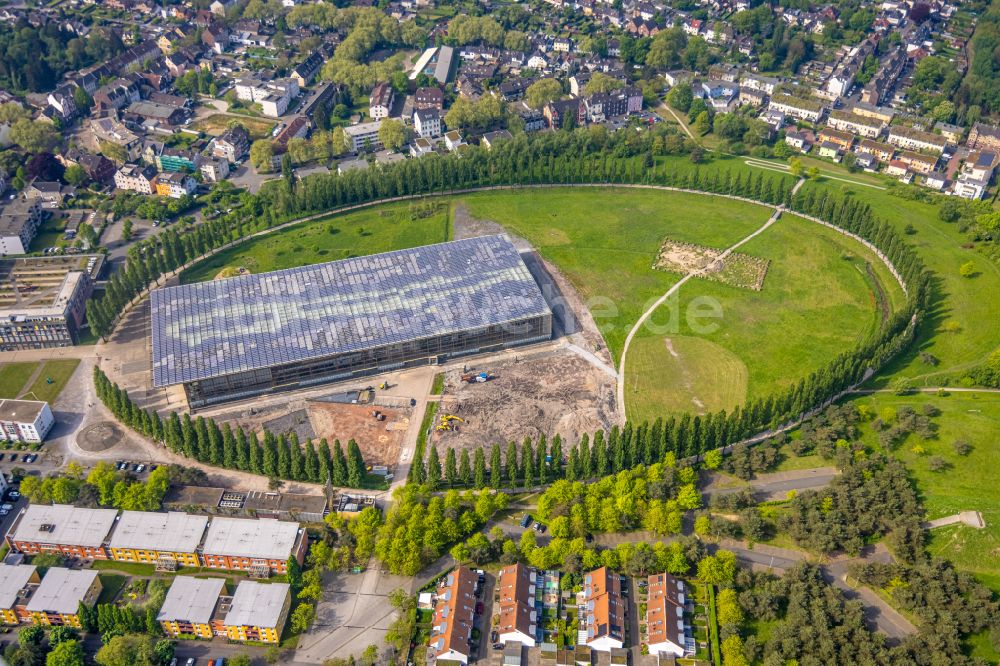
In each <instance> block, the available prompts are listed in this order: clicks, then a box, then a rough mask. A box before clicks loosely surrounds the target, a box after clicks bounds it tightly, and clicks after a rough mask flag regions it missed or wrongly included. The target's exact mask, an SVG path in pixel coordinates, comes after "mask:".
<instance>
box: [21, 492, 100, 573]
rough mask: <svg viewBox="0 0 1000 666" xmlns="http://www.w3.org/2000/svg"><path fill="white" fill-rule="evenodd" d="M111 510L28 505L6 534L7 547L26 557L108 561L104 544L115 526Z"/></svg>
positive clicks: (63, 505)
mask: <svg viewBox="0 0 1000 666" xmlns="http://www.w3.org/2000/svg"><path fill="white" fill-rule="evenodd" d="M117 515H118V511H117V510H115V509H84V508H80V507H75V506H70V505H69V504H52V505H44V504H32V505H30V506H28V507H26V508H24V509H22V510H21V513H20V514H19V515H18V517H17V518H16V519H15V520H14V524H13V525H12V526H11V528H10V530H9V531H8V532H7V544H8V545H9V546H10V547H11V549H12V550H14V551H17V552H19V553H24V554H26V555H37V554H38V553H59V554H61V555H67V556H70V557H80V558H90V559H97V560H106V559H108V551H107V549H106V548H105V543H106V541H107V538H108V534H109V533H110V532H111V529H112V527H113V526H114V524H115V517H116V516H117Z"/></svg>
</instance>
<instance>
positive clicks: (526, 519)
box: [521, 513, 531, 528]
mask: <svg viewBox="0 0 1000 666" xmlns="http://www.w3.org/2000/svg"><path fill="white" fill-rule="evenodd" d="M530 524H531V514H530V513H526V514H524V518H522V519H521V527H524V528H527V527H528V525H530Z"/></svg>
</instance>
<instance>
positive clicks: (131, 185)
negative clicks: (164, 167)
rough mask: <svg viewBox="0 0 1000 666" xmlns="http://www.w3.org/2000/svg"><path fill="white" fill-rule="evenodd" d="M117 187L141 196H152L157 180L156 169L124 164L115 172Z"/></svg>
mask: <svg viewBox="0 0 1000 666" xmlns="http://www.w3.org/2000/svg"><path fill="white" fill-rule="evenodd" d="M114 180H115V187H117V188H118V189H119V190H128V191H131V192H138V193H139V194H152V193H153V191H154V187H155V186H154V185H153V183H154V182H155V180H156V169H154V168H153V167H151V166H145V167H144V166H139V165H138V164H123V165H122V167H121V168H120V169H118V171H116V172H115V177H114Z"/></svg>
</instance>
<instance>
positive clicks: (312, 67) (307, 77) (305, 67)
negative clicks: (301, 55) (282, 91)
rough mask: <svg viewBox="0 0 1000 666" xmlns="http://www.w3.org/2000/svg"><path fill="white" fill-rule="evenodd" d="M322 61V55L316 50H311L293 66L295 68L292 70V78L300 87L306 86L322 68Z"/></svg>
mask: <svg viewBox="0 0 1000 666" xmlns="http://www.w3.org/2000/svg"><path fill="white" fill-rule="evenodd" d="M323 62H324V60H323V56H322V55H320V53H319V52H318V51H313V52H312V53H310V54H309V57H308V58H306V59H305V60H303V61H302V62H301V63H299V64H298V65H296V66H295V69H293V70H292V78H293V79H295V80H296V81H297V82H298V84H299V87H300V88H304V87H306V86H307V85H309V84H310V83H312V80H313V79H315V78H316V75H317V74H319V70H320V69H322V68H323Z"/></svg>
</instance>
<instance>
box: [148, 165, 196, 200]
mask: <svg viewBox="0 0 1000 666" xmlns="http://www.w3.org/2000/svg"><path fill="white" fill-rule="evenodd" d="M155 182H156V193H157V194H158V195H159V196H161V197H170V198H171V199H180V198H183V197H185V196H191V195H192V194H194V192H195V190H196V189H197V188H198V183H197V181H195V179H194V178H192V177H191V176H189V175H187V174H186V173H182V172H180V171H174V172H172V173H161V174H159V175H158V176H157V177H156V181H155Z"/></svg>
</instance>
